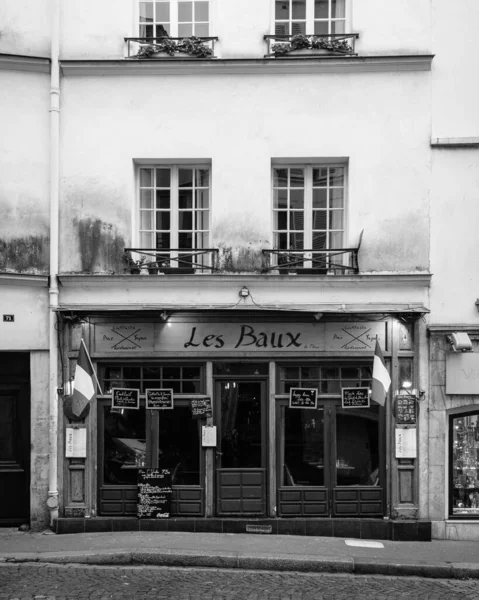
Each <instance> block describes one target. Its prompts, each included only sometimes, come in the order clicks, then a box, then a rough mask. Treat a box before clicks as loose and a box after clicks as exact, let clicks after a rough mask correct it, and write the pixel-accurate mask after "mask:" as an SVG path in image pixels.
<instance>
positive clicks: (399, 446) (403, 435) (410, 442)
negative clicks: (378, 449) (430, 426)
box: [396, 428, 417, 458]
mask: <svg viewBox="0 0 479 600" xmlns="http://www.w3.org/2000/svg"><path fill="white" fill-rule="evenodd" d="M416 457H417V448H416V428H413V429H403V428H397V429H396V458H416Z"/></svg>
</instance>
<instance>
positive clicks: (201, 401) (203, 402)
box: [191, 398, 213, 419]
mask: <svg viewBox="0 0 479 600" xmlns="http://www.w3.org/2000/svg"><path fill="white" fill-rule="evenodd" d="M191 416H192V417H193V419H202V418H203V417H211V416H213V408H212V406H211V398H194V399H192V400H191Z"/></svg>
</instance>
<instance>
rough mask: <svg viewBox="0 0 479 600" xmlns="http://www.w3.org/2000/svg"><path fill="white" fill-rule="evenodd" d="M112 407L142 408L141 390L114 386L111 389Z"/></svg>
mask: <svg viewBox="0 0 479 600" xmlns="http://www.w3.org/2000/svg"><path fill="white" fill-rule="evenodd" d="M111 407H112V408H135V409H139V408H140V390H131V389H126V388H113V389H112V390H111Z"/></svg>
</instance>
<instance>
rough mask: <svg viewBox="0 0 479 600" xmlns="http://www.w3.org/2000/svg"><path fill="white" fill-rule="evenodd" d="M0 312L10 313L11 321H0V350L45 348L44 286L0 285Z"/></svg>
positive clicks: (46, 303) (46, 316)
mask: <svg viewBox="0 0 479 600" xmlns="http://www.w3.org/2000/svg"><path fill="white" fill-rule="evenodd" d="M2 283H3V282H0V314H2V315H14V316H15V321H14V322H13V323H10V322H8V323H5V322H3V319H2V320H1V321H0V350H44V349H48V289H47V287H46V282H45V284H44V287H27V286H25V287H24V286H21V285H18V286H13V285H11V284H10V285H2Z"/></svg>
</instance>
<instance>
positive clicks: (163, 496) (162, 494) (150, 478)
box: [137, 469, 171, 519]
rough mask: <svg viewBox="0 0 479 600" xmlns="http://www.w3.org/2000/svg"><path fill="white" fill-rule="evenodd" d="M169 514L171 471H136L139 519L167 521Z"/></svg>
mask: <svg viewBox="0 0 479 600" xmlns="http://www.w3.org/2000/svg"><path fill="white" fill-rule="evenodd" d="M170 512H171V470H170V469H138V505H137V517H138V518H139V519H167V518H168V517H169V516H170Z"/></svg>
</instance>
